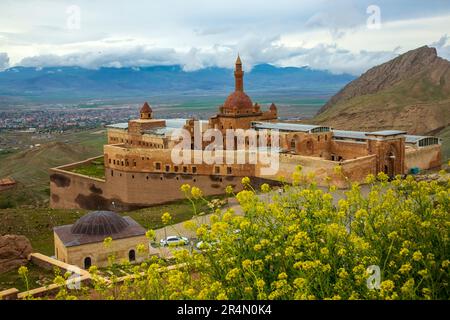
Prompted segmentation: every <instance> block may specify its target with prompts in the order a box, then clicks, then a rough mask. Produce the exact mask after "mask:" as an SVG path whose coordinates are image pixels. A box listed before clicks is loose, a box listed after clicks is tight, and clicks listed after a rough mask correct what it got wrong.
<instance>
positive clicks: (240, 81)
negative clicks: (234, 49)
mask: <svg viewBox="0 0 450 320" xmlns="http://www.w3.org/2000/svg"><path fill="white" fill-rule="evenodd" d="M234 79H235V86H236V88H235V91H240V92H244V71H242V62H241V57H240V56H239V55H238V57H237V60H236V68H235V69H234Z"/></svg>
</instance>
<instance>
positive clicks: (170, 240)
mask: <svg viewBox="0 0 450 320" xmlns="http://www.w3.org/2000/svg"><path fill="white" fill-rule="evenodd" d="M159 243H160V244H161V246H162V247H165V246H170V245H173V246H185V245H188V244H189V239H188V238H186V237H179V236H169V237H167V238H166V239H161V241H160V242H159Z"/></svg>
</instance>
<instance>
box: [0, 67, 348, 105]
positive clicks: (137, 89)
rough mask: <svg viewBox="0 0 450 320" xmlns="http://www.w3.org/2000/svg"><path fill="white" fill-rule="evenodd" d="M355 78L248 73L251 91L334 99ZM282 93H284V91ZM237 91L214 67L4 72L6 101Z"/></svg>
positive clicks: (225, 72) (287, 71) (302, 71)
mask: <svg viewBox="0 0 450 320" xmlns="http://www.w3.org/2000/svg"><path fill="white" fill-rule="evenodd" d="M354 78H355V77H354V76H351V75H348V74H341V75H335V74H332V73H330V72H328V71H321V70H313V69H310V68H307V67H302V68H296V67H289V68H280V67H276V66H273V65H265V64H263V65H257V66H255V67H254V68H253V69H252V70H251V71H249V72H246V77H245V86H246V90H247V91H249V92H251V91H271V90H274V91H275V90H288V89H289V90H291V91H296V90H297V91H302V90H306V91H308V90H310V91H311V90H312V91H314V90H317V91H318V92H327V93H328V92H330V93H331V94H333V93H334V92H336V91H337V90H339V88H340V87H342V86H343V85H344V84H346V83H348V82H349V81H351V80H353V79H354ZM280 88H281V89H280ZM232 89H233V70H232V69H225V68H218V67H210V68H205V69H200V70H197V71H189V72H187V71H184V70H183V69H182V67H181V66H177V65H173V66H153V67H140V68H99V69H83V68H80V67H48V68H38V69H36V68H30V67H13V68H10V69H7V70H6V71H4V72H0V96H2V97H10V98H11V97H12V98H23V99H30V100H32V99H34V98H39V99H45V98H49V99H50V98H55V99H59V98H60V99H62V100H64V99H65V98H68V97H71V98H94V99H95V98H115V97H141V96H147V95H148V94H149V93H153V94H160V93H162V94H166V93H173V94H182V93H186V92H203V93H205V94H206V93H208V92H212V93H214V92H221V93H227V92H229V91H230V90H232Z"/></svg>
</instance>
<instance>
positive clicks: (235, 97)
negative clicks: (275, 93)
mask: <svg viewBox="0 0 450 320" xmlns="http://www.w3.org/2000/svg"><path fill="white" fill-rule="evenodd" d="M223 107H224V109H228V110H232V109H234V108H237V109H238V110H239V109H241V110H242V109H252V108H253V102H252V99H250V97H249V96H248V95H246V94H245V93H244V92H243V91H235V92H233V93H232V94H230V95H229V96H228V98H227V100H225V103H224V105H223Z"/></svg>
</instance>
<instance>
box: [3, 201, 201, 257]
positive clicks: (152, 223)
mask: <svg viewBox="0 0 450 320" xmlns="http://www.w3.org/2000/svg"><path fill="white" fill-rule="evenodd" d="M201 210H206V207H205V208H202V209H201ZM164 212H169V213H170V214H171V215H172V219H173V223H178V222H182V221H185V220H188V219H190V218H191V217H192V216H193V209H192V206H191V204H190V202H189V201H188V200H181V201H177V202H173V203H169V204H165V205H159V206H154V207H150V208H145V209H140V210H136V211H130V212H124V213H121V215H123V216H130V217H131V218H133V219H134V220H136V221H137V222H138V223H139V224H140V225H142V226H143V227H144V228H146V229H157V228H160V227H162V226H163V225H162V222H161V216H162V214H163V213H164ZM86 213H87V211H85V210H62V209H50V208H20V209H19V208H10V209H2V210H0V234H17V235H24V236H26V237H27V238H28V239H29V240H30V241H31V244H32V246H33V249H34V251H37V252H40V253H43V254H46V255H50V256H51V255H53V254H54V247H53V246H54V245H53V227H56V226H61V225H67V224H73V223H74V222H75V221H77V220H78V219H79V218H80V217H81V216H83V215H84V214H86Z"/></svg>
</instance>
